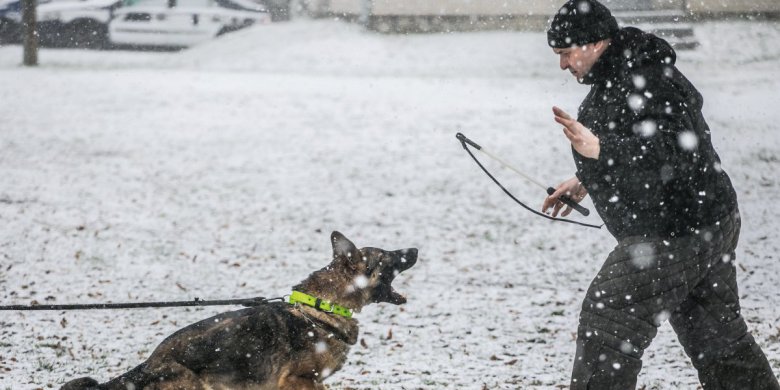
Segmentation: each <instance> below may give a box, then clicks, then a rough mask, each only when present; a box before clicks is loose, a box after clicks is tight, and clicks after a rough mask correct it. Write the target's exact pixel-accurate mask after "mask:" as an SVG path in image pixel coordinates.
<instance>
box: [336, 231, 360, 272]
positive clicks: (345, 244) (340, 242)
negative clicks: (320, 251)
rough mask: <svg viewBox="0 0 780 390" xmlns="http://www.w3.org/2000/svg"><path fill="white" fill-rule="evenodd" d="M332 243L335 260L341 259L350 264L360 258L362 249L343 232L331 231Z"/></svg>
mask: <svg viewBox="0 0 780 390" xmlns="http://www.w3.org/2000/svg"><path fill="white" fill-rule="evenodd" d="M330 243H331V244H332V245H333V260H338V259H341V260H345V261H347V263H350V264H351V263H353V262H355V261H357V260H358V257H359V256H360V251H359V250H358V248H357V247H356V246H355V244H353V243H352V241H350V240H348V239H347V238H346V237H344V235H343V234H341V233H339V232H337V231H334V232H333V233H331V234H330Z"/></svg>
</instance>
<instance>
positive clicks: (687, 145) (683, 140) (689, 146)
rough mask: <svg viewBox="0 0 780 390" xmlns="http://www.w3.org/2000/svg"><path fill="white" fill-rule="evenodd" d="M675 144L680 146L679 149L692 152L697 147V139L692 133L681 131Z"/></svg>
mask: <svg viewBox="0 0 780 390" xmlns="http://www.w3.org/2000/svg"><path fill="white" fill-rule="evenodd" d="M677 142H678V143H679V144H680V147H681V148H683V149H685V150H688V151H692V150H695V149H696V147H697V146H699V137H697V136H696V134H694V132H692V131H683V132H682V133H680V135H679V136H677Z"/></svg>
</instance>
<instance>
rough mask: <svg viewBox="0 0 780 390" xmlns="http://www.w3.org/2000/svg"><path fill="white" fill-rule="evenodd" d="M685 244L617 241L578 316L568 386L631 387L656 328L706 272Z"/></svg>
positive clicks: (588, 387)
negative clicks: (573, 356)
mask: <svg viewBox="0 0 780 390" xmlns="http://www.w3.org/2000/svg"><path fill="white" fill-rule="evenodd" d="M689 241H690V240H689V239H686V240H681V239H678V240H674V241H673V242H672V241H664V240H647V239H644V238H631V239H626V240H622V241H621V242H620V243H619V244H618V246H617V247H616V248H615V249H614V250H613V251H612V253H610V254H609V256H608V257H607V260H606V261H605V263H604V265H603V266H602V268H601V270H600V271H599V273H598V274H597V275H596V278H595V279H594V280H593V282H592V283H591V285H590V287H589V288H588V291H587V293H586V297H585V299H584V301H583V304H582V311H581V312H580V324H579V327H578V330H577V352H576V354H575V361H574V368H573V371H572V381H571V388H572V389H573V390H576V389H599V390H601V389H621V390H622V389H633V388H635V387H636V378H637V375H638V374H639V371H640V369H641V368H642V361H641V358H642V354H643V353H644V350H645V349H646V348H647V347H648V346H649V345H650V342H651V341H652V340H653V338H654V337H655V335H656V333H657V328H658V326H660V324H661V323H663V322H664V321H665V320H666V319H667V318H669V316H670V315H671V312H672V310H674V309H675V308H676V307H677V306H678V305H679V304H680V303H681V302H683V301H684V300H685V299H686V298H687V296H688V294H689V293H690V290H691V289H692V286H695V285H696V284H697V283H698V281H699V280H701V278H702V275H704V274H705V273H706V271H707V266H706V263H705V262H704V261H702V260H701V258H700V257H699V256H697V252H698V250H699V248H697V247H696V246H694V245H691V243H690V242H689Z"/></svg>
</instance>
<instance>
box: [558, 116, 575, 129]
mask: <svg viewBox="0 0 780 390" xmlns="http://www.w3.org/2000/svg"><path fill="white" fill-rule="evenodd" d="M554 119H555V121H556V122H558V123H560V124H562V125H564V126H566V127H570V126H573V125H574V120H573V119H567V118H564V117H562V116H556V117H555V118H554Z"/></svg>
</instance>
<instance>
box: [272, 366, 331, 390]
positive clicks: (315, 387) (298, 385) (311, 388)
mask: <svg viewBox="0 0 780 390" xmlns="http://www.w3.org/2000/svg"><path fill="white" fill-rule="evenodd" d="M285 371H286V372H283V373H282V375H280V376H279V383H278V385H279V390H326V389H327V387H325V385H323V384H322V383H321V382H317V381H316V380H315V379H314V378H313V377H311V376H299V375H295V374H294V373H292V372H290V371H289V370H285Z"/></svg>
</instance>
